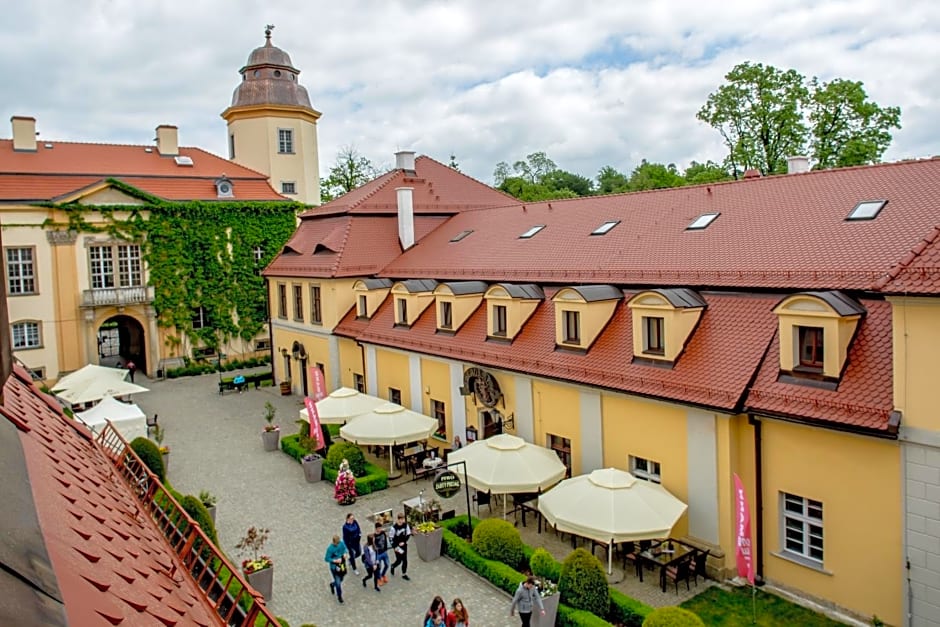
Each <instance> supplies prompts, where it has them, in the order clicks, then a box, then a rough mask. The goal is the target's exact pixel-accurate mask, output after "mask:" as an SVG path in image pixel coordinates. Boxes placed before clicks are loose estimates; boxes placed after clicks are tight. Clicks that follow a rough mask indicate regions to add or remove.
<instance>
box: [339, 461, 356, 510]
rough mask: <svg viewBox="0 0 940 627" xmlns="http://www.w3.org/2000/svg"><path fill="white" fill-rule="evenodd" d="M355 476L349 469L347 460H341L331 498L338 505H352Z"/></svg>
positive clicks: (354, 494) (354, 497)
mask: <svg viewBox="0 0 940 627" xmlns="http://www.w3.org/2000/svg"><path fill="white" fill-rule="evenodd" d="M357 496H358V494H356V477H355V475H353V473H352V471H351V470H350V469H349V462H348V461H347V460H345V459H344V460H343V461H342V462H341V463H340V465H339V474H337V475H336V483H335V484H334V486H333V498H335V499H336V502H337V503H339V504H340V505H352V504H353V503H355V502H356V497H357Z"/></svg>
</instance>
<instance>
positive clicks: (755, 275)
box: [381, 159, 940, 290]
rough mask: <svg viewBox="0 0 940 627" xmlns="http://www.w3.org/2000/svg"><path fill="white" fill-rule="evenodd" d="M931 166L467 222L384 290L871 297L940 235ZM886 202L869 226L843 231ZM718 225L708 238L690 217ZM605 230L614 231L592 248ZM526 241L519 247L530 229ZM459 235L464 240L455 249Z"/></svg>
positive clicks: (430, 242)
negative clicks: (442, 283) (852, 216)
mask: <svg viewBox="0 0 940 627" xmlns="http://www.w3.org/2000/svg"><path fill="white" fill-rule="evenodd" d="M938 197H940V159H931V160H924V161H914V162H903V163H896V164H885V165H877V166H868V167H858V168H841V169H836V170H826V171H818V172H810V173H806V174H794V175H784V176H775V177H767V178H758V179H752V180H745V181H737V182H730V183H720V184H713V185H700V186H695V187H680V188H675V189H664V190H655V191H649V192H638V193H633V194H623V195H617V196H594V197H587V198H577V199H571V200H552V201H550V202H540V203H525V204H517V205H516V206H512V207H502V208H496V209H482V210H479V211H467V212H463V213H460V214H459V215H456V216H454V217H453V218H451V219H450V220H449V221H448V223H447V224H446V225H445V226H443V227H441V228H439V229H437V230H436V231H434V232H433V233H431V234H430V235H429V236H428V237H426V238H425V239H424V240H422V242H421V246H416V247H415V248H413V249H411V250H409V251H407V252H405V253H404V254H403V255H401V256H400V257H399V258H398V259H396V260H395V261H393V262H391V263H390V264H389V265H388V266H387V267H386V268H385V269H384V270H383V271H382V273H381V274H382V275H383V276H388V277H408V278H434V279H438V280H449V279H462V280H466V279H478V280H485V281H507V280H508V281H520V282H521V281H525V282H536V283H556V284H565V283H570V282H572V281H577V282H591V283H614V284H618V285H654V286H667V285H683V286H699V287H707V286H727V287H735V288H787V289H859V290H865V289H870V288H871V286H872V285H873V284H874V283H875V282H876V281H877V280H878V279H879V278H881V277H882V276H884V274H885V273H886V272H888V271H889V270H890V269H891V268H892V266H893V265H894V264H895V263H897V260H898V259H900V258H901V257H902V256H903V255H904V254H905V253H906V252H908V251H909V250H910V249H911V247H912V246H914V245H915V244H916V242H918V240H920V239H921V238H923V237H924V233H927V232H928V231H929V230H930V229H932V228H933V227H934V226H935V225H937V224H940V205H938V204H937V202H936V199H937V198H938ZM881 198H883V199H887V200H888V204H887V205H886V206H885V208H884V209H883V210H882V211H881V213H880V215H878V217H877V218H875V219H874V220H868V221H847V220H846V219H845V218H846V216H847V215H848V213H849V212H850V211H851V210H852V208H853V207H854V206H855V205H856V204H857V203H858V202H859V201H862V200H870V199H881ZM705 213H720V214H721V215H720V216H719V217H718V218H717V219H716V220H714V222H712V224H711V225H710V226H708V227H707V228H705V229H702V230H697V231H689V230H687V228H686V227H688V225H689V224H690V223H691V222H692V221H693V220H694V219H695V218H696V217H697V216H699V215H702V214H705ZM608 220H620V221H621V222H620V224H619V225H617V226H616V227H614V228H613V229H612V230H610V231H609V232H608V233H607V234H606V235H603V236H592V235H590V233H591V231H593V230H594V229H595V228H596V227H598V226H600V225H601V224H602V223H604V222H605V221H608ZM538 224H542V225H545V228H544V229H543V230H542V231H541V232H539V233H538V234H537V235H535V236H534V237H531V238H529V239H520V238H519V235H520V234H522V233H523V232H524V231H526V230H528V229H529V228H531V227H532V226H535V225H538ZM465 230H473V231H474V232H473V233H472V234H471V235H470V236H468V237H466V238H464V239H463V240H461V241H460V242H456V243H451V242H450V239H451V238H452V237H453V236H454V235H455V234H457V233H459V232H461V231H465Z"/></svg>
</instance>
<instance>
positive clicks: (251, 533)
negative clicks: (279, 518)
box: [235, 526, 274, 575]
mask: <svg viewBox="0 0 940 627" xmlns="http://www.w3.org/2000/svg"><path fill="white" fill-rule="evenodd" d="M268 533H270V530H269V529H265V528H259V527H254V526H252V527H249V528H248V531H246V532H245V537H244V538H242V539H241V540H239V541H238V544H236V545H235V548H236V549H238V552H239V555H246V556H247V558H246V559H244V560H242V571H244V573H245V574H246V575H250V574H251V573H256V572H258V571H259V570H264V569H265V568H271V566H273V565H274V561H273V560H272V559H271V558H270V557H268V556H267V555H264V554H263V553H262V552H261V550H262V549H263V548H264V543H265V542H267V541H268Z"/></svg>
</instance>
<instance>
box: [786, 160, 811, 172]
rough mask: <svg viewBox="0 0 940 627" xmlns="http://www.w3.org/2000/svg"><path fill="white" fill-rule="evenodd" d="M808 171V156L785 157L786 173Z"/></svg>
mask: <svg viewBox="0 0 940 627" xmlns="http://www.w3.org/2000/svg"><path fill="white" fill-rule="evenodd" d="M803 172H809V157H803V156H793V157H787V174H802V173H803Z"/></svg>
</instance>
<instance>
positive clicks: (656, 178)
mask: <svg viewBox="0 0 940 627" xmlns="http://www.w3.org/2000/svg"><path fill="white" fill-rule="evenodd" d="M628 185H629V190H630V191H631V192H638V191H642V190H645V189H665V188H667V187H682V186H683V185H685V179H684V178H682V175H681V174H679V170H678V169H676V164H674V163H670V164H669V165H663V164H662V163H650V162H649V161H647V160H646V159H643V160H642V161H641V162H640V165H638V166H637V167H635V168H634V169H633V173H632V174H631V175H630V180H629V181H628Z"/></svg>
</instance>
